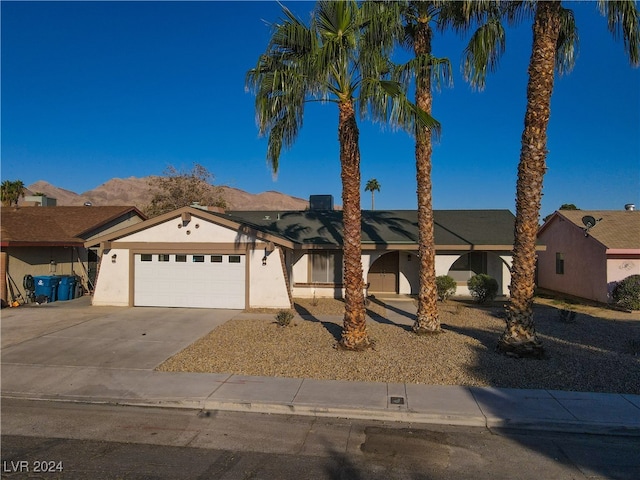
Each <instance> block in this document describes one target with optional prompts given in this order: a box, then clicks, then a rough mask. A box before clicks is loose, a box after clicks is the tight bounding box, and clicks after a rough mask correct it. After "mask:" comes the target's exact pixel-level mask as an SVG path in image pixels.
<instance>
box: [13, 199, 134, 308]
mask: <svg viewBox="0 0 640 480" xmlns="http://www.w3.org/2000/svg"><path fill="white" fill-rule="evenodd" d="M0 215H1V216H2V218H1V220H2V224H1V230H0V244H1V247H2V251H1V254H0V275H1V277H2V278H1V279H0V280H1V284H0V290H1V293H2V299H3V300H4V301H7V300H8V299H9V298H8V297H10V293H11V291H12V290H13V293H14V294H15V295H16V296H17V295H18V293H20V294H21V295H22V296H23V298H25V299H26V298H27V297H26V292H25V290H24V287H23V279H24V277H25V275H32V276H38V275H77V276H79V277H80V279H81V282H82V285H83V288H85V289H86V290H93V284H94V282H95V275H96V267H97V260H98V257H97V251H96V250H90V249H87V248H85V246H84V243H85V242H86V241H87V240H89V239H91V238H93V237H95V236H98V235H104V234H107V233H109V232H113V231H115V230H120V229H122V228H123V227H126V226H128V225H133V224H135V223H138V222H142V221H143V220H145V219H146V217H145V216H144V215H143V214H142V213H141V212H140V211H139V210H138V209H137V208H135V207H126V206H125V207H123V206H118V207H31V206H29V207H2V210H1V211H0Z"/></svg>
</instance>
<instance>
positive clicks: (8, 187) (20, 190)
mask: <svg viewBox="0 0 640 480" xmlns="http://www.w3.org/2000/svg"><path fill="white" fill-rule="evenodd" d="M24 188H25V187H24V183H22V180H15V181H11V180H5V181H3V182H2V186H0V194H1V195H2V199H1V201H2V204H3V205H4V206H9V207H10V206H11V205H14V204H15V205H17V204H18V200H20V197H24Z"/></svg>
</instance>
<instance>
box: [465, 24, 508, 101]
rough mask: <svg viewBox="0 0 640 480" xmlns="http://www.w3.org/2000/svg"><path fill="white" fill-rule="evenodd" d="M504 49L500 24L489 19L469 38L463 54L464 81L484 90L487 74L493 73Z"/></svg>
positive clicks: (503, 34)
mask: <svg viewBox="0 0 640 480" xmlns="http://www.w3.org/2000/svg"><path fill="white" fill-rule="evenodd" d="M505 48H506V37H505V31H504V27H503V25H502V23H501V22H500V20H499V19H498V18H491V19H490V20H489V21H487V23H485V24H484V25H482V26H481V27H480V28H478V29H477V30H476V31H475V32H474V34H473V35H472V36H471V39H470V40H469V43H468V44H467V47H466V48H465V50H464V54H463V72H464V76H465V79H466V80H467V81H469V82H470V83H471V85H472V86H473V87H475V88H478V89H479V90H482V89H484V85H485V80H486V77H487V73H489V72H494V71H495V70H496V69H497V67H498V62H499V60H500V57H501V56H502V54H503V53H504V51H505Z"/></svg>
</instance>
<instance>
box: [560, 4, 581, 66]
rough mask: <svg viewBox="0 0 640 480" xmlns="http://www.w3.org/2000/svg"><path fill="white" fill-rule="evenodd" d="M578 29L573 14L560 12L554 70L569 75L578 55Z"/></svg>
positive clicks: (563, 9)
mask: <svg viewBox="0 0 640 480" xmlns="http://www.w3.org/2000/svg"><path fill="white" fill-rule="evenodd" d="M578 40H579V38H578V27H577V26H576V21H575V18H574V16H573V12H572V11H571V10H568V9H566V8H562V9H561V10H560V35H559V36H558V43H557V45H556V70H558V73H560V74H561V75H562V74H565V73H569V72H570V71H571V70H572V69H573V67H574V65H575V62H576V55H577V53H578Z"/></svg>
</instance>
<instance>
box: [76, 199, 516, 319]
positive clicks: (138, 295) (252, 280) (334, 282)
mask: <svg viewBox="0 0 640 480" xmlns="http://www.w3.org/2000/svg"><path fill="white" fill-rule="evenodd" d="M434 213H435V238H436V244H437V246H436V251H437V256H436V274H437V275H445V274H449V275H451V276H453V277H454V278H455V279H456V280H457V281H458V282H459V286H458V294H468V289H467V287H466V281H467V279H468V278H470V277H471V276H472V275H473V274H475V273H488V274H489V275H491V276H493V277H494V278H496V279H497V281H498V283H499V286H500V290H499V294H502V295H506V294H507V292H508V285H509V283H510V273H509V267H510V264H511V249H512V248H513V226H514V220H515V219H514V216H513V214H512V213H511V212H509V211H507V210H478V211H476V210H469V211H453V210H452V211H436V212H434ZM362 225H363V228H362V263H363V267H364V272H363V275H364V279H365V283H366V284H368V293H369V294H380V293H383V294H384V293H396V294H397V293H400V294H415V293H417V291H418V268H419V266H418V258H417V253H418V245H417V239H418V227H417V212H416V211H415V210H414V211H408V210H399V211H363V212H362ZM342 241H343V240H342V212H341V211H336V210H319V209H310V210H306V211H288V212H277V211H272V212H256V211H243V212H227V213H224V212H214V211H206V210H203V209H200V208H193V207H184V208H181V209H178V210H176V211H173V212H170V213H167V214H165V215H161V216H159V217H155V218H152V219H149V220H147V221H145V222H143V223H140V224H137V225H133V226H131V227H128V228H125V229H123V230H120V231H117V232H114V233H112V234H109V235H104V236H101V237H99V238H94V239H92V241H90V242H86V243H85V246H87V247H96V246H99V249H100V256H101V265H100V275H99V278H98V281H97V285H96V291H95V294H94V297H93V304H94V305H122V306H166V307H201V308H258V307H270V308H289V307H290V306H291V303H292V298H293V297H309V298H310V297H314V296H316V297H336V298H340V297H342V295H343V291H344V290H343V285H342Z"/></svg>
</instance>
